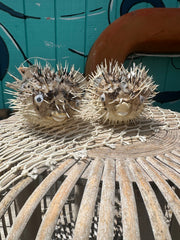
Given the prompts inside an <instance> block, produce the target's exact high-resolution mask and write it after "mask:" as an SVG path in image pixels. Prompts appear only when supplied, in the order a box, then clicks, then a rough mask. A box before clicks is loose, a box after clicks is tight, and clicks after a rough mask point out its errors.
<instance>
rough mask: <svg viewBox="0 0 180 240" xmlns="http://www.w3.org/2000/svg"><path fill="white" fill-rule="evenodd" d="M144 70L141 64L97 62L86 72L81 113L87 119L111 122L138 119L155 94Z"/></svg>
mask: <svg viewBox="0 0 180 240" xmlns="http://www.w3.org/2000/svg"><path fill="white" fill-rule="evenodd" d="M147 72H148V71H146V70H145V67H141V65H138V66H136V65H135V64H133V67H131V68H130V71H129V70H128V69H125V68H124V66H123V65H121V66H119V65H118V63H117V62H115V63H113V62H112V61H111V62H110V63H109V65H108V66H107V63H106V61H105V63H104V64H103V63H102V64H101V65H98V66H97V69H96V71H95V72H94V73H92V74H91V75H90V83H89V88H88V90H87V96H86V99H85V100H84V105H88V106H89V108H88V110H87V108H86V109H85V107H84V109H85V110H84V115H85V116H86V117H87V118H89V119H94V120H101V121H103V122H110V123H113V124H119V123H127V122H129V121H134V120H136V119H137V118H139V117H140V116H141V115H142V113H143V110H144V108H145V107H146V106H147V104H149V103H151V102H152V101H151V100H150V99H152V97H153V96H155V89H156V88H157V85H155V84H154V83H153V81H152V77H150V76H148V74H147Z"/></svg>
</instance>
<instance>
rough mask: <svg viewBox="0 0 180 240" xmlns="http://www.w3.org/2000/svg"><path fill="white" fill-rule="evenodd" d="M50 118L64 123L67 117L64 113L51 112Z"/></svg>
mask: <svg viewBox="0 0 180 240" xmlns="http://www.w3.org/2000/svg"><path fill="white" fill-rule="evenodd" d="M51 117H52V118H53V120H54V121H56V122H64V121H65V120H66V119H67V115H66V114H65V113H58V112H51Z"/></svg>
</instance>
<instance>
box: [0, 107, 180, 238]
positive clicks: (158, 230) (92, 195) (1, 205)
mask: <svg viewBox="0 0 180 240" xmlns="http://www.w3.org/2000/svg"><path fill="white" fill-rule="evenodd" d="M147 116H148V118H146V119H143V120H141V121H139V122H138V123H136V124H135V125H134V124H131V125H129V126H108V125H105V126H101V125H98V124H92V125H90V124H89V123H78V122H76V123H74V124H72V123H71V122H70V123H69V125H67V127H64V128H61V129H58V128H50V127H49V128H47V129H46V128H44V129H41V128H39V127H36V128H34V129H32V128H29V127H27V125H26V123H24V122H23V121H22V120H21V119H18V118H17V116H16V115H15V116H12V117H10V118H9V119H6V120H3V121H1V122H0V129H1V130H0V132H1V135H0V138H1V142H0V149H1V150H0V171H1V175H0V190H1V202H0V217H1V225H0V230H1V236H0V239H5V238H6V239H8V240H10V239H11V240H16V239H19V238H21V239H26V240H30V239H31V240H32V239H36V240H42V239H43V240H46V239H74V240H75V239H76V240H81V239H105V240H109V239H124V240H133V239H134V240H137V239H143V240H144V239H146V240H148V239H158V240H162V239H179V233H180V229H179V225H178V224H179V223H180V200H179V186H180V174H179V172H180V165H179V164H180V148H179V147H180V113H176V112H172V111H170V110H164V109H161V108H158V107H150V108H149V110H148V113H147Z"/></svg>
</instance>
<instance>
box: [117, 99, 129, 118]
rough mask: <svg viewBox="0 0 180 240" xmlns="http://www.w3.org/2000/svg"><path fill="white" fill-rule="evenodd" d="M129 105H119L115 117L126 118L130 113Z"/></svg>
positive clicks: (124, 103)
mask: <svg viewBox="0 0 180 240" xmlns="http://www.w3.org/2000/svg"><path fill="white" fill-rule="evenodd" d="M130 108H131V104H130V103H126V102H123V103H120V104H118V105H117V106H116V111H117V115H118V116H121V117H124V116H127V115H128V114H129V112H130Z"/></svg>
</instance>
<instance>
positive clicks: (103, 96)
mask: <svg viewBox="0 0 180 240" xmlns="http://www.w3.org/2000/svg"><path fill="white" fill-rule="evenodd" d="M100 99H101V101H102V102H105V100H106V96H105V94H104V93H103V94H101V96H100Z"/></svg>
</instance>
